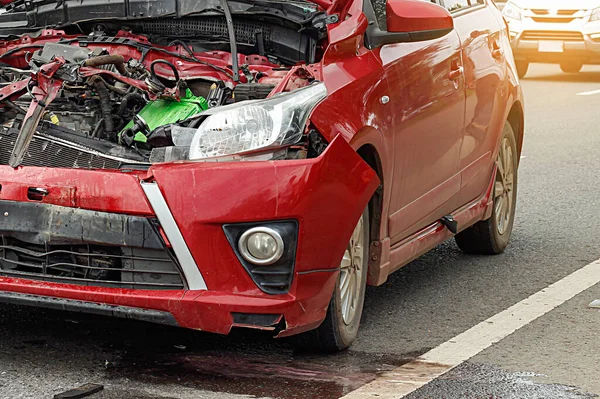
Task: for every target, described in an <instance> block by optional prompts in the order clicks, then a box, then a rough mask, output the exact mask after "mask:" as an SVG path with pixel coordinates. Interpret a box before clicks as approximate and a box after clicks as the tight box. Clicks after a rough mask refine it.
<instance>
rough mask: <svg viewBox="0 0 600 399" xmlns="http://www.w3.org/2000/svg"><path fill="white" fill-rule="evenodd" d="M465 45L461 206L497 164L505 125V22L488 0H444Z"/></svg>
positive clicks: (477, 191) (481, 186) (478, 193)
mask: <svg viewBox="0 0 600 399" xmlns="http://www.w3.org/2000/svg"><path fill="white" fill-rule="evenodd" d="M444 1H445V2H446V3H445V4H446V7H447V8H448V9H449V10H451V12H452V14H453V17H454V26H455V30H456V32H457V33H458V35H459V36H460V39H461V42H462V45H463V50H462V51H463V57H462V58H463V62H464V68H465V80H466V99H467V101H466V108H465V132H464V134H465V136H464V140H463V143H462V146H461V150H460V169H461V190H460V195H459V198H458V201H459V206H462V205H465V204H467V203H469V202H470V201H473V200H475V199H476V198H478V197H479V196H481V195H482V194H483V192H484V191H485V190H486V188H487V187H488V185H489V182H490V176H491V173H492V168H493V166H494V159H493V153H494V150H495V149H496V146H497V140H498V132H501V131H502V128H503V123H504V121H503V118H504V112H505V108H504V106H503V105H504V104H506V98H505V97H506V96H507V94H508V90H507V88H506V84H505V83H506V77H507V68H506V62H505V58H504V49H503V47H504V45H505V43H504V42H505V41H504V40H503V38H502V34H504V33H505V32H504V30H505V27H504V29H503V26H502V25H501V23H500V21H501V19H500V18H499V14H498V15H496V13H495V12H497V11H498V10H497V9H496V8H495V6H493V5H491V4H487V2H488V0H444Z"/></svg>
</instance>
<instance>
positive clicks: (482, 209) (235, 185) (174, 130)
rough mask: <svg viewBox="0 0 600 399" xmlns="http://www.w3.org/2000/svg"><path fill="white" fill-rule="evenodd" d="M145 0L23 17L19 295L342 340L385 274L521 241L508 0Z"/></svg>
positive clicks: (5, 209)
mask: <svg viewBox="0 0 600 399" xmlns="http://www.w3.org/2000/svg"><path fill="white" fill-rule="evenodd" d="M127 4H128V6H127V7H125V5H124V7H122V8H121V7H115V5H114V2H112V1H111V2H110V3H109V2H106V3H102V2H100V3H99V2H97V1H95V2H93V4H92V3H90V4H88V3H87V2H86V1H85V0H84V1H83V2H81V1H80V0H66V1H64V2H61V3H60V4H54V3H53V4H47V2H45V1H40V2H38V3H36V2H35V1H34V2H33V3H31V4H30V3H23V4H22V3H11V4H9V5H7V6H6V7H5V8H4V10H3V11H4V12H3V14H1V15H0V34H2V35H5V36H3V38H2V40H0V62H2V63H3V64H2V65H0V76H1V77H2V83H1V85H2V86H1V88H0V104H1V105H2V106H3V110H2V111H3V112H2V113H1V114H0V117H1V118H2V126H3V128H2V130H1V131H0V164H1V165H0V177H1V179H2V181H1V184H2V188H1V191H0V212H1V214H3V215H4V218H2V219H0V236H1V238H2V246H0V249H1V252H0V275H1V276H2V277H0V300H3V301H7V302H11V303H21V304H29V305H36V306H48V307H56V306H60V307H61V308H66V309H71V310H80V311H93V312H98V313H107V314H112V315H116V316H122V317H130V318H139V319H142V320H149V321H154V322H161V323H168V324H173V325H179V326H182V327H188V328H194V329H200V330H204V331H210V332H216V333H228V332H229V331H230V330H231V328H232V327H245V328H257V329H263V330H272V331H274V332H275V334H277V335H278V336H280V337H283V336H289V335H294V334H302V333H305V334H304V335H301V337H300V340H299V342H300V343H301V344H303V345H310V346H312V347H315V346H317V347H319V348H322V349H326V350H338V349H343V348H345V347H348V346H349V345H350V344H351V343H352V341H353V340H354V339H355V338H356V335H357V331H358V327H359V324H360V317H361V313H362V306H363V302H364V292H365V285H366V284H367V283H368V284H371V285H381V284H383V283H384V282H385V281H386V279H387V277H388V275H389V274H390V273H392V272H393V271H395V270H398V269H399V268H401V267H402V266H404V265H405V264H407V263H408V262H410V261H411V260H413V259H415V258H416V257H418V256H419V255H421V254H423V253H425V252H426V251H428V250H429V249H431V248H433V247H434V246H436V245H437V244H439V243H441V242H443V241H444V240H446V239H448V238H451V237H452V236H455V235H456V240H457V243H458V245H459V246H460V247H461V248H462V249H463V250H464V251H466V252H470V253H486V254H496V253H500V252H502V251H503V250H504V249H505V248H506V246H507V244H508V241H509V238H510V235H511V232H512V225H513V221H514V214H515V198H516V184H517V167H518V161H519V154H520V151H521V144H522V140H523V108H522V100H521V90H520V86H519V84H518V79H517V78H516V72H515V69H514V64H513V62H512V55H511V51H510V45H509V38H508V36H507V31H506V26H505V24H504V22H503V19H502V17H501V14H500V11H499V10H498V9H497V8H495V6H493V4H492V3H488V2H486V1H483V0H480V1H474V0H460V1H452V2H451V3H449V2H447V3H440V4H439V5H438V4H432V3H430V2H423V1H420V0H389V1H388V2H387V4H386V3H384V2H380V1H374V2H373V3H372V2H371V1H370V0H364V1H363V0H347V1H343V0H342V1H329V0H315V1H314V2H306V1H295V2H279V1H273V2H268V1H267V2H264V1H261V2H260V6H258V5H257V4H258V3H256V4H255V2H254V1H251V0H239V1H229V2H225V1H209V2H206V4H205V3H204V2H202V3H198V2H192V1H186V0H180V1H178V2H177V4H176V5H173V8H172V9H171V8H169V7H166V6H165V7H164V8H160V9H158V8H156V7H153V2H143V1H142V2H138V3H131V2H127ZM90 7H92V8H93V9H94V14H93V15H94V16H95V17H94V18H95V19H93V20H90V19H89V15H90ZM128 7H129V8H128ZM131 7H136V8H135V10H132V9H131ZM449 10H450V11H449ZM450 12H451V13H452V14H451V13H450ZM229 14H231V15H229ZM123 20H127V23H126V25H125V24H124V22H123ZM40 29H42V30H40ZM82 31H83V32H84V33H85V36H82V35H81V32H82ZM32 32H36V33H35V34H34V33H32ZM56 298H60V301H57V300H56Z"/></svg>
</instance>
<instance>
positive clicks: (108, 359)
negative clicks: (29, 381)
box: [0, 305, 420, 399]
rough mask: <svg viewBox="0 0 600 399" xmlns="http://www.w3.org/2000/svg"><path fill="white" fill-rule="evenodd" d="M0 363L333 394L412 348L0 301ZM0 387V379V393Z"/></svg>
mask: <svg viewBox="0 0 600 399" xmlns="http://www.w3.org/2000/svg"><path fill="white" fill-rule="evenodd" d="M0 319H1V320H2V323H1V324H0V334H2V335H3V336H4V337H5V338H4V340H3V342H2V343H1V344H0V364H2V367H3V369H12V370H15V372H17V370H18V369H19V367H24V366H23V365H27V367H28V368H39V369H43V368H44V367H45V366H46V365H47V364H48V362H49V361H50V359H51V362H52V367H53V368H54V369H55V370H57V371H58V372H59V373H60V374H62V375H77V376H78V378H82V377H84V376H85V374H83V375H82V373H85V371H86V370H87V372H89V373H90V375H98V374H101V375H103V379H102V380H101V381H96V382H98V383H102V384H106V385H107V387H106V388H105V389H119V386H120V385H127V383H128V381H135V382H137V383H138V385H139V384H141V385H142V386H143V385H147V384H151V386H156V384H158V385H159V386H165V387H168V386H171V385H175V386H180V387H184V388H192V389H201V390H204V391H213V392H226V393H230V394H244V395H251V396H252V395H253V396H252V397H254V396H255V397H277V398H282V399H286V398H290V399H292V398H299V397H302V398H307V399H312V398H314V399H317V398H318V399H334V398H336V399H337V398H339V397H341V396H343V395H345V394H347V393H349V392H351V391H352V390H354V389H356V388H358V387H360V386H362V385H364V384H366V383H368V382H370V381H372V380H374V379H375V378H377V376H379V375H380V374H381V373H383V372H385V371H389V370H392V369H394V368H396V367H398V366H399V365H401V364H404V363H406V362H408V361H410V360H412V359H414V358H415V357H416V356H418V355H419V354H420V353H414V354H406V355H402V356H398V355H386V354H369V353H363V352H358V351H345V352H342V353H340V354H335V355H324V354H316V353H308V352H298V351H295V350H294V349H293V347H292V346H291V344H290V342H289V341H288V340H275V339H273V338H272V337H271V335H269V334H266V333H264V332H261V331H254V330H242V329H238V330H233V331H232V333H231V334H230V335H229V336H221V335H216V334H208V333H203V332H198V331H193V330H187V329H181V328H174V327H168V326H162V325H155V324H150V323H145V322H139V321H132V320H123V319H115V318H110V317H104V316H97V315H87V314H80V313H69V312H63V311H57V310H48V309H38V308H30V307H21V306H15V305H0ZM1 392H2V388H1V386H0V396H2V395H1Z"/></svg>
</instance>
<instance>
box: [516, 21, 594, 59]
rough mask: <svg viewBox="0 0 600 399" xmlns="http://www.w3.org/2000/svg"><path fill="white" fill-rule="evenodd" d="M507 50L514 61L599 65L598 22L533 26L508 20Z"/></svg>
mask: <svg viewBox="0 0 600 399" xmlns="http://www.w3.org/2000/svg"><path fill="white" fill-rule="evenodd" d="M509 32H510V39H511V47H512V49H513V53H514V56H515V59H516V60H519V61H529V62H547V63H561V62H565V61H572V62H581V63H583V64H600V22H587V23H584V22H579V21H578V20H574V21H573V22H571V23H567V24H565V23H536V22H533V21H532V20H530V19H529V18H524V21H523V22H516V21H512V20H511V21H510V22H509Z"/></svg>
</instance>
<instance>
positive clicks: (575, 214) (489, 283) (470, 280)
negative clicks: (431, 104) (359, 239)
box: [0, 65, 600, 399]
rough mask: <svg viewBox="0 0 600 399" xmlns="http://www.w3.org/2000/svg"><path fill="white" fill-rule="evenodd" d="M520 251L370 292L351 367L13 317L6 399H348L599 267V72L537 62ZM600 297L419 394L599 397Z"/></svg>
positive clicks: (134, 325) (69, 319)
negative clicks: (73, 391)
mask: <svg viewBox="0 0 600 399" xmlns="http://www.w3.org/2000/svg"><path fill="white" fill-rule="evenodd" d="M530 71H531V72H530V74H529V75H528V77H527V78H526V79H525V80H523V87H524V89H525V96H526V101H527V104H526V106H527V128H526V137H525V145H524V151H523V158H522V160H521V168H520V171H519V173H520V180H519V200H518V209H517V222H516V226H515V230H514V239H513V241H512V245H511V246H510V248H509V249H508V250H507V251H506V253H505V254H503V255H500V256H496V257H478V256H466V255H463V254H462V253H461V252H460V251H459V250H458V248H457V247H456V245H455V244H454V243H453V242H448V243H446V244H444V245H442V246H441V247H440V248H438V249H436V250H434V251H432V252H431V253H429V254H427V255H426V256H424V257H422V258H421V259H419V260H417V261H415V262H413V263H411V264H410V265H408V266H407V267H405V268H404V269H402V270H401V271H399V272H398V273H396V274H394V275H393V276H392V277H391V278H390V280H389V281H388V282H387V283H386V284H385V285H383V286H382V287H378V288H369V289H368V292H367V299H366V306H365V315H364V318H363V324H362V326H361V334H360V337H359V340H358V342H357V343H356V344H355V345H354V347H353V348H352V349H351V350H350V351H347V352H345V353H343V354H340V355H336V356H316V355H310V354H302V353H294V351H293V350H292V349H291V347H290V346H289V345H288V343H287V342H285V341H272V340H270V339H268V338H267V337H264V336H262V335H260V334H256V335H255V334H253V335H251V336H248V335H240V334H236V335H234V336H231V337H219V336H213V335H209V334H202V333H197V332H191V331H184V330H179V329H172V328H166V327H162V326H155V325H150V324H144V323H139V322H129V321H124V320H113V319H109V318H104V317H95V316H85V315H78V314H70V313H63V312H58V311H49V310H40V309H32V308H21V307H15V306H1V307H0V335H1V336H2V339H0V398H52V396H53V395H54V394H56V393H59V392H62V391H65V390H67V389H69V388H73V387H76V386H79V385H81V384H84V383H99V384H102V385H104V391H103V392H101V393H99V394H96V395H94V396H92V398H97V399H106V398H122V399H133V398H195V399H196V398H207V399H213V398H215V399H216V398H219V399H221V398H224V399H228V398H232V399H233V398H244V397H268V398H281V399H294V398H302V399H305V398H306V399H310V398H319V399H334V398H339V397H341V396H343V395H344V394H346V393H348V392H350V391H352V390H353V389H355V388H358V387H359V386H361V385H363V384H365V383H368V382H369V381H371V380H373V379H375V378H377V376H379V375H380V374H381V373H382V372H385V371H387V370H391V369H393V368H395V367H398V366H400V365H402V364H404V363H406V362H408V361H410V360H411V359H413V358H414V357H416V356H418V355H419V354H422V353H424V352H426V351H427V350H429V349H430V348H433V347H436V346H438V345H439V344H441V343H443V342H445V341H447V340H449V339H451V338H452V337H454V336H456V335H457V334H459V333H461V332H463V331H465V330H467V329H468V328H470V327H472V326H474V325H476V324H478V323H480V322H481V321H483V320H485V319H487V318H488V317H490V316H493V315H495V314H497V313H499V312H501V311H503V310H504V309H506V308H508V307H510V306H511V305H513V304H515V303H517V302H519V301H521V300H523V299H524V298H526V297H528V296H529V295H531V294H533V293H535V292H538V291H539V290H541V289H543V288H544V287H546V286H548V285H549V284H552V283H554V282H555V281H557V280H560V279H561V278H563V277H565V276H567V275H569V274H570V273H572V272H574V271H575V270H577V269H580V268H581V267H583V266H585V265H587V264H588V263H590V262H592V261H594V260H596V259H598V258H600V228H598V226H599V225H600V221H599V218H598V215H600V212H599V211H598V208H599V207H600V199H598V195H597V193H598V187H597V186H598V183H599V180H600V179H599V178H598V177H597V171H598V170H600V157H599V156H598V152H599V150H600V116H599V115H600V113H599V112H598V110H599V109H600V93H599V94H597V95H589V96H578V95H577V93H580V92H585V91H590V90H597V89H600V67H586V68H584V71H583V72H582V73H580V74H577V75H565V74H562V73H561V72H560V70H559V68H558V67H557V66H547V65H534V66H532V68H531V70H530ZM596 298H600V286H595V287H592V288H591V289H589V290H587V291H585V292H583V293H582V294H580V295H578V296H576V297H575V298H573V299H571V300H569V301H567V302H566V303H564V304H563V305H561V306H560V307H558V308H557V309H555V310H553V311H551V312H550V313H548V314H547V315H545V316H543V317H541V318H540V319H538V320H536V321H534V322H532V323H530V324H528V325H527V326H525V327H524V328H522V329H521V330H519V331H517V332H516V333H514V334H512V335H510V336H509V337H507V338H505V339H504V340H502V341H500V342H499V343H497V344H495V345H493V346H492V347H491V348H489V349H487V350H485V351H484V352H482V353H480V354H479V355H477V356H476V357H474V358H473V359H471V360H470V361H469V362H467V363H464V364H463V365H461V366H460V367H458V368H456V369H455V370H453V371H451V372H450V373H448V374H446V375H444V376H442V377H441V378H439V379H437V380H435V381H434V382H433V383H431V384H429V385H427V386H426V387H424V388H422V389H420V390H418V391H416V392H414V393H413V394H411V395H410V398H411V399H421V398H423V399H424V398H435V399H438V398H448V399H454V398H504V399H506V398H508V399H512V398H514V399H517V398H532V399H533V398H535V399H537V398H539V399H542V398H565V399H566V398H590V397H595V396H594V395H595V394H598V395H600V378H598V368H599V367H598V359H599V358H600V333H599V331H600V328H599V326H600V312H599V311H597V310H591V309H588V308H587V305H588V304H589V303H590V302H591V301H592V300H593V299H596Z"/></svg>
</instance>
